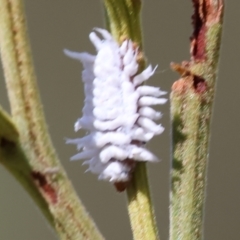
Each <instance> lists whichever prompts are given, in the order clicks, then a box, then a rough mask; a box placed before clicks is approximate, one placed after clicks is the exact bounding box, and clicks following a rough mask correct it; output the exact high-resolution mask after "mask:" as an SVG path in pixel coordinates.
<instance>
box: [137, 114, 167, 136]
mask: <svg viewBox="0 0 240 240" xmlns="http://www.w3.org/2000/svg"><path fill="white" fill-rule="evenodd" d="M137 123H138V124H139V125H140V126H142V127H143V128H145V129H147V130H148V131H150V132H157V133H158V134H160V133H162V132H163V130H164V128H163V127H162V126H161V125H157V124H156V123H155V122H153V121H152V120H150V119H149V118H146V117H140V118H139V119H138V121H137Z"/></svg>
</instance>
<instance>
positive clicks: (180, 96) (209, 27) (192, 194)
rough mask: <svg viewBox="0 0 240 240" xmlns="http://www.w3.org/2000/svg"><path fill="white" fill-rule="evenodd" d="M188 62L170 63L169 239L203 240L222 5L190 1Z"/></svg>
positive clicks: (213, 2) (215, 2) (208, 0)
mask: <svg viewBox="0 0 240 240" xmlns="http://www.w3.org/2000/svg"><path fill="white" fill-rule="evenodd" d="M194 8H195V9H194V10H195V13H194V15H193V20H194V22H193V24H194V33H193V36H192V38H191V40H192V41H191V61H190V62H183V63H182V64H181V65H177V64H173V65H172V67H173V69H175V70H176V71H178V72H179V73H180V74H181V75H182V78H181V79H180V80H178V81H176V82H175V83H174V84H173V86H172V92H171V121H172V134H173V138H172V140H173V154H172V156H173V166H172V167H173V168H172V172H171V180H172V189H171V206H170V239H171V240H179V239H184V240H193V239H194V240H200V239H202V238H203V211H204V203H205V191H206V190H205V186H206V174H207V162H208V151H209V137H210V120H211V115H212V104H213V99H214V90H215V82H216V71H217V63H218V56H219V50H220V40H221V29H222V16H223V2H222V1H220V0H219V1H218V0H215V1H210V0H204V1H200V0H196V1H194Z"/></svg>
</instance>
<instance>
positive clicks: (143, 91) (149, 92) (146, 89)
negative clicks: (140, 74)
mask: <svg viewBox="0 0 240 240" xmlns="http://www.w3.org/2000/svg"><path fill="white" fill-rule="evenodd" d="M137 92H138V93H139V95H140V96H152V97H160V96H162V95H164V94H165V92H163V91H161V90H160V88H156V87H152V86H139V87H138V88H137Z"/></svg>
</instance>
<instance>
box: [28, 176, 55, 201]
mask: <svg viewBox="0 0 240 240" xmlns="http://www.w3.org/2000/svg"><path fill="white" fill-rule="evenodd" d="M31 175H32V177H33V179H34V180H35V181H36V182H37V184H38V186H39V187H40V188H41V189H42V190H43V192H44V193H45V194H46V195H47V197H48V198H49V199H50V200H51V202H52V203H54V204H55V203H57V193H56V191H55V189H54V188H53V187H52V186H51V185H50V184H49V183H48V181H47V178H46V176H45V175H44V174H42V173H41V172H38V171H32V173H31Z"/></svg>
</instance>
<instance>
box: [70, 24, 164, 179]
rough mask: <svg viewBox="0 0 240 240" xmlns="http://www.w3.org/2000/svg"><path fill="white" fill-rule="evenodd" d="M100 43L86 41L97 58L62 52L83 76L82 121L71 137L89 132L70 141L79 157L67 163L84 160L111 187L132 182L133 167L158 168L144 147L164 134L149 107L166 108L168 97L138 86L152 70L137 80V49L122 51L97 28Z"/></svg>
mask: <svg viewBox="0 0 240 240" xmlns="http://www.w3.org/2000/svg"><path fill="white" fill-rule="evenodd" d="M95 31H97V32H98V33H100V34H101V35H102V37H103V40H102V39H100V38H99V37H98V36H97V34H96V33H95V32H92V33H91V34H90V40H91V41H92V43H93V45H94V46H95V48H96V50H97V55H96V56H94V55H91V54H89V53H75V52H71V51H69V50H65V54H66V55H67V56H69V57H71V58H74V59H77V60H80V61H81V62H82V64H83V67H84V70H83V72H82V80H83V83H84V92H85V100H84V107H83V111H82V112H83V116H82V118H80V119H78V120H77V122H76V123H75V126H74V127H75V131H78V130H79V129H85V130H87V133H88V135H86V136H85V137H83V138H78V139H68V140H67V143H69V144H76V145H77V148H78V150H80V151H81V152H80V153H78V154H76V155H75V156H73V157H72V158H71V160H78V159H85V160H86V161H85V162H84V164H86V165H88V166H89V167H88V169H87V171H91V172H93V173H95V174H98V175H99V179H103V180H107V181H110V182H113V183H119V182H127V181H129V180H130V179H131V174H132V172H133V170H134V167H135V163H136V161H149V162H156V161H157V157H156V156H155V155H154V154H153V153H151V152H150V151H148V150H147V149H145V143H146V142H148V141H149V140H151V139H152V138H153V137H154V135H157V134H161V133H162V132H163V130H164V128H163V127H162V126H161V125H157V124H156V123H155V122H154V120H157V119H159V118H161V113H159V112H157V111H155V110H154V109H153V108H151V107H150V106H151V105H157V104H164V103H165V102H166V101H167V100H166V99H164V98H159V97H161V96H162V95H164V94H166V92H163V91H161V90H160V89H159V88H156V87H152V86H141V84H142V83H144V82H145V81H146V80H148V79H149V78H150V77H151V76H152V75H153V74H154V71H155V69H152V66H151V65H150V66H148V67H147V68H146V69H145V70H144V71H142V72H141V73H139V74H137V75H136V73H137V71H138V62H137V53H138V51H137V49H135V48H134V47H133V43H132V42H131V41H130V40H125V41H124V42H123V43H122V44H121V45H120V46H119V44H118V43H117V42H116V41H115V40H114V39H113V37H112V36H111V34H110V33H109V32H108V31H106V30H104V29H99V28H96V29H95Z"/></svg>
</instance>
